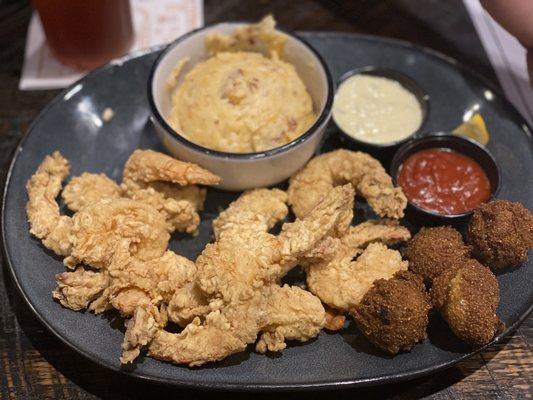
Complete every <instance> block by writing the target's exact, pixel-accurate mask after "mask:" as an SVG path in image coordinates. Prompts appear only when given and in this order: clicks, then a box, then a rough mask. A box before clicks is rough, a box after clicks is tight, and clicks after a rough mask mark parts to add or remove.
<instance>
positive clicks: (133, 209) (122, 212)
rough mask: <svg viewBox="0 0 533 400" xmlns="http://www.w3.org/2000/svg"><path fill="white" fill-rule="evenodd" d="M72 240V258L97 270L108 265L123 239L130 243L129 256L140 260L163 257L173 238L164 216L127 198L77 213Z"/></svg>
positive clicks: (104, 202) (74, 217)
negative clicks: (168, 230)
mask: <svg viewBox="0 0 533 400" xmlns="http://www.w3.org/2000/svg"><path fill="white" fill-rule="evenodd" d="M71 237H72V240H73V246H72V254H71V259H73V260H75V262H77V263H85V264H87V265H90V266H91V267H94V268H105V267H106V266H107V265H109V263H110V262H111V258H112V256H113V253H114V251H115V249H116V246H117V245H118V243H119V242H120V241H121V240H122V239H128V240H129V251H130V254H132V255H133V256H135V257H137V258H138V259H140V260H150V259H153V258H156V257H160V256H161V255H162V254H163V253H164V252H165V250H166V248H167V245H168V241H169V239H170V235H169V234H168V232H167V229H166V223H165V220H164V219H163V217H162V216H161V214H159V213H158V212H157V211H156V210H155V209H154V208H153V207H150V206H149V205H147V204H145V203H142V202H139V201H135V200H130V199H124V198H122V199H116V200H109V199H107V200H101V201H99V202H97V203H95V204H91V205H89V206H87V207H84V208H83V209H81V210H80V211H78V212H77V213H76V214H74V216H73V218H72V235H71ZM69 261H70V262H71V260H69Z"/></svg>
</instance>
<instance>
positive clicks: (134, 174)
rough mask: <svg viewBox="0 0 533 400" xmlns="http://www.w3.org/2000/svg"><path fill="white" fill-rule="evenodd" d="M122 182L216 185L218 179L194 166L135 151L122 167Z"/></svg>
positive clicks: (148, 152) (164, 156) (151, 151)
mask: <svg viewBox="0 0 533 400" xmlns="http://www.w3.org/2000/svg"><path fill="white" fill-rule="evenodd" d="M124 180H132V181H136V182H144V183H150V182H157V181H163V182H172V183H175V184H178V185H180V186H186V185H194V184H202V185H216V184H217V183H219V182H220V178H219V177H218V176H216V175H215V174H213V173H211V172H209V171H208V170H206V169H203V168H201V167H199V166H198V165H196V164H192V163H187V162H184V161H180V160H176V159H175V158H172V157H170V156H167V155H166V154H163V153H159V152H157V151H153V150H135V151H134V152H133V153H132V155H131V156H130V158H129V159H128V161H127V162H126V165H125V167H124Z"/></svg>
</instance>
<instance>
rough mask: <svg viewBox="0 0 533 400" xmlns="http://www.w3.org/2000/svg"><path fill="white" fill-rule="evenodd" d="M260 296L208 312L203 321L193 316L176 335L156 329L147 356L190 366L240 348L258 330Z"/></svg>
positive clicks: (212, 359)
mask: <svg viewBox="0 0 533 400" xmlns="http://www.w3.org/2000/svg"><path fill="white" fill-rule="evenodd" d="M260 299H261V296H260V294H256V296H255V297H254V299H251V300H250V301H248V302H245V303H241V304H240V305H238V306H233V305H229V306H226V307H225V308H223V309H222V310H215V311H212V312H211V313H209V314H208V315H207V316H206V317H205V321H204V322H203V323H202V321H201V320H200V318H195V319H194V320H193V321H192V322H191V323H190V324H189V325H187V326H186V327H185V329H183V331H181V332H180V333H177V334H176V333H170V332H167V331H165V330H162V329H160V330H158V331H157V332H156V334H155V336H154V338H153V340H152V341H151V342H150V344H149V346H148V355H149V356H150V357H153V358H156V359H158V360H165V361H172V362H174V363H176V364H187V365H189V366H191V367H193V366H199V365H202V364H205V363H207V362H213V361H220V360H222V359H224V358H226V357H227V356H229V355H231V354H234V353H239V352H241V351H244V350H245V349H246V346H247V345H248V344H249V343H253V342H254V341H255V339H256V337H257V332H258V331H259V325H258V321H257V310H258V309H260V308H259V307H260V306H259V305H260V303H261V300H260Z"/></svg>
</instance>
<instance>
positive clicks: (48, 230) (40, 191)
mask: <svg viewBox="0 0 533 400" xmlns="http://www.w3.org/2000/svg"><path fill="white" fill-rule="evenodd" d="M69 171H70V164H69V162H68V161H67V159H65V158H64V157H63V156H62V155H61V153H59V151H55V152H54V153H53V154H52V155H50V156H46V157H45V159H44V160H43V162H42V163H41V164H40V165H39V167H38V168H37V171H35V173H34V174H33V175H32V176H31V178H30V179H29V180H28V183H27V184H26V190H27V192H28V204H27V205H26V213H27V215H28V222H29V224H30V233H31V234H33V235H35V236H36V237H37V238H39V239H41V240H42V243H43V245H44V246H45V247H46V248H48V249H50V250H52V251H53V252H54V253H56V254H58V255H61V256H68V255H69V254H70V252H71V248H72V242H71V240H70V231H71V228H72V221H71V219H70V218H69V217H66V216H61V215H60V214H59V206H58V204H57V201H56V197H57V196H58V195H59V192H60V191H61V182H62V181H63V179H65V178H66V177H67V175H68V174H69Z"/></svg>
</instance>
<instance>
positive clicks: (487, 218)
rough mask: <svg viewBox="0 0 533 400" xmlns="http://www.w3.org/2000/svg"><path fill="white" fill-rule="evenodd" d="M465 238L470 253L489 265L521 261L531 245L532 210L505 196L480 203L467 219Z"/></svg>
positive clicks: (495, 267) (498, 267) (498, 265)
mask: <svg viewBox="0 0 533 400" xmlns="http://www.w3.org/2000/svg"><path fill="white" fill-rule="evenodd" d="M467 240H468V243H469V244H470V245H472V248H473V254H474V256H475V257H476V258H478V259H479V261H481V262H482V263H483V264H485V265H487V266H489V267H491V268H494V269H500V268H506V267H510V266H514V265H518V264H521V263H524V262H526V261H527V253H528V251H529V250H530V249H531V248H533V214H532V213H531V211H529V210H528V209H527V208H525V207H524V206H523V205H522V204H520V203H513V202H510V201H506V200H497V201H493V202H490V203H488V204H483V205H482V206H480V207H478V208H477V209H476V210H475V211H474V214H473V215H472V218H471V219H470V223H469V224H468V230H467Z"/></svg>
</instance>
